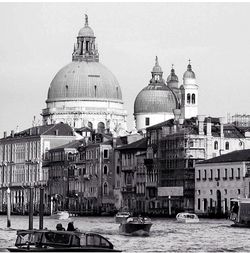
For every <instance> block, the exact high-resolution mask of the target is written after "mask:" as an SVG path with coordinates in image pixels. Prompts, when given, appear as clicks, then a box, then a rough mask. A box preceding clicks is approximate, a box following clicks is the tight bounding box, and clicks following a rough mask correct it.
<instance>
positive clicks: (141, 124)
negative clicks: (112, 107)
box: [135, 112, 174, 130]
mask: <svg viewBox="0 0 250 253" xmlns="http://www.w3.org/2000/svg"><path fill="white" fill-rule="evenodd" d="M173 117H174V114H173V113H168V112H165V113H163V112H157V113H137V114H135V120H136V129H137V130H145V128H147V127H149V126H153V125H155V124H158V123H161V122H163V121H165V120H169V119H171V118H173ZM146 118H148V119H149V122H148V124H146Z"/></svg>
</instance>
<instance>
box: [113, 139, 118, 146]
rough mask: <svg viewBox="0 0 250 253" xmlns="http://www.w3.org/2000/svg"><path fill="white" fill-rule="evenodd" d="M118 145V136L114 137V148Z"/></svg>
mask: <svg viewBox="0 0 250 253" xmlns="http://www.w3.org/2000/svg"><path fill="white" fill-rule="evenodd" d="M116 146H117V138H113V148H116Z"/></svg>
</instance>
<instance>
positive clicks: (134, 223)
mask: <svg viewBox="0 0 250 253" xmlns="http://www.w3.org/2000/svg"><path fill="white" fill-rule="evenodd" d="M152 225H153V223H152V221H151V219H149V218H144V217H128V218H127V219H126V221H124V222H123V223H121V224H120V226H119V233H120V234H123V235H133V236H149V232H150V228H151V227H152Z"/></svg>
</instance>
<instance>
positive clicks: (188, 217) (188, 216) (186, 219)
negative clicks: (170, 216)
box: [176, 213, 199, 223]
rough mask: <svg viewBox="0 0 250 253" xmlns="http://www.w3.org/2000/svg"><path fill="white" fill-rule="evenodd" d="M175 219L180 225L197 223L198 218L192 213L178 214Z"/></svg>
mask: <svg viewBox="0 0 250 253" xmlns="http://www.w3.org/2000/svg"><path fill="white" fill-rule="evenodd" d="M176 219H177V221H178V222H182V223H197V222H199V218H198V216H197V215H196V214H194V213H178V214H177V215H176Z"/></svg>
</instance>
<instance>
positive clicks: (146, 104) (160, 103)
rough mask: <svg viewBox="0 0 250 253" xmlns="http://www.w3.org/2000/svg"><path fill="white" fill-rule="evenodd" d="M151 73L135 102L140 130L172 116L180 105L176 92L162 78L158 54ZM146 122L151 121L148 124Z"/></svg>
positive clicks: (135, 112)
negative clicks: (148, 80) (148, 81)
mask: <svg viewBox="0 0 250 253" xmlns="http://www.w3.org/2000/svg"><path fill="white" fill-rule="evenodd" d="M151 74H152V78H151V80H150V83H149V85H148V86H146V87H145V88H143V89H142V90H141V91H140V92H139V94H138V95H137V97H136V99H135V103H134V116H135V120H136V128H137V129H138V130H139V129H144V128H145V127H146V126H149V125H152V124H157V123H159V122H162V121H164V120H167V119H169V118H172V117H173V109H176V108H177V107H178V101H177V98H176V96H175V94H174V92H173V91H172V90H171V89H170V88H169V87H168V86H167V85H166V84H165V81H164V79H163V78H162V76H163V72H162V69H161V67H160V66H159V63H158V57H157V56H156V59H155V66H154V67H153V70H152V72H151ZM149 115H150V116H149ZM146 122H150V123H148V124H146Z"/></svg>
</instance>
